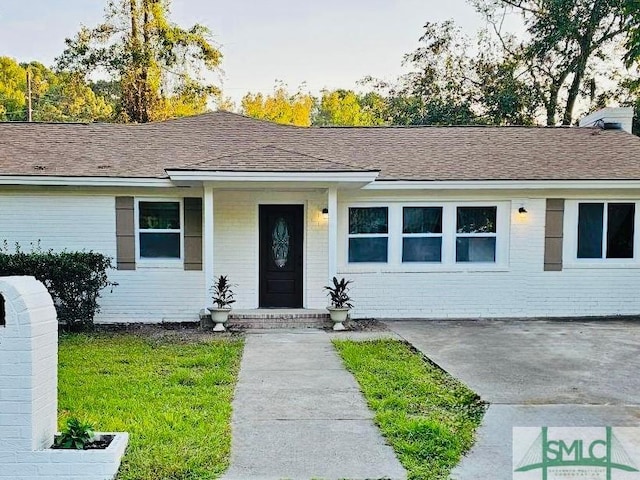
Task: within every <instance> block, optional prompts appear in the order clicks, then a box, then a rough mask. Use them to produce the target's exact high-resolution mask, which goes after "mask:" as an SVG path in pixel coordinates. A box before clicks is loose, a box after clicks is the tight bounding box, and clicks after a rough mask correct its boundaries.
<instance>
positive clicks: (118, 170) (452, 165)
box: [0, 112, 640, 180]
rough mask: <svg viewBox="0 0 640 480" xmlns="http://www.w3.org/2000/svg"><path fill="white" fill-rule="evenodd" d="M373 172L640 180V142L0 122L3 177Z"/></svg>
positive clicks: (198, 119)
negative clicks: (170, 172) (177, 171)
mask: <svg viewBox="0 0 640 480" xmlns="http://www.w3.org/2000/svg"><path fill="white" fill-rule="evenodd" d="M165 169H194V170H198V169H199V170H203V169H205V170H209V169H210V170H227V169H229V170H242V169H246V170H247V171H357V170H358V169H361V170H380V175H379V177H378V179H379V180H640V138H638V137H635V136H633V135H630V134H628V133H625V132H622V131H610V130H607V131H602V130H599V129H596V128H577V127H571V128H569V127H557V128H541V127H389V128H384V127H371V128H302V127H292V126H283V125H276V124H273V123H269V122H264V121H259V120H254V119H250V118H247V117H243V116H241V115H236V114H231V113H224V112H217V113H209V114H204V115H199V116H195V117H189V118H181V119H176V120H169V121H166V122H159V123H151V124H144V125H115V124H37V123H31V124H28V123H0V175H56V176H99V177H144V178H166V177H167V174H166V172H165Z"/></svg>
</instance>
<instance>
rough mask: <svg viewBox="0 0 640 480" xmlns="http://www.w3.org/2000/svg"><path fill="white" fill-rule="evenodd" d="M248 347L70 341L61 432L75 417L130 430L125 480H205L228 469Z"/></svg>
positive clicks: (127, 339)
mask: <svg viewBox="0 0 640 480" xmlns="http://www.w3.org/2000/svg"><path fill="white" fill-rule="evenodd" d="M242 348H243V341H242V340H241V339H238V338H235V339H232V338H223V339H211V338H208V339H199V340H193V339H192V340H189V339H185V338H180V337H174V338H172V337H170V336H165V337H163V336H160V337H156V338H151V337H142V336H136V335H131V334H100V335H67V336H63V337H61V339H60V346H59V380H58V384H59V388H58V391H59V393H58V397H59V407H58V410H59V426H60V427H61V426H62V425H63V423H64V421H65V419H66V418H67V417H68V416H70V415H72V416H78V417H80V418H81V419H88V420H90V421H92V422H95V424H96V426H97V429H98V430H100V431H127V432H129V434H130V440H129V447H128V448H127V453H126V455H125V457H124V460H123V464H122V467H121V468H120V473H119V475H118V479H120V480H162V479H172V480H203V479H211V478H216V477H217V476H218V475H220V474H221V473H222V472H223V471H224V470H225V469H226V468H227V466H228V463H229V452H230V446H231V429H230V419H231V400H232V397H233V391H234V387H235V382H236V378H237V374H238V369H239V366H240V358H241V356H242Z"/></svg>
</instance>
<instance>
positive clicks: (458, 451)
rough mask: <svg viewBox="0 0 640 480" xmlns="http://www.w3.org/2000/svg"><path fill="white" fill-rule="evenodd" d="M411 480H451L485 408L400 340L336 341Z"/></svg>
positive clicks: (470, 392) (468, 392)
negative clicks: (450, 477) (452, 473)
mask: <svg viewBox="0 0 640 480" xmlns="http://www.w3.org/2000/svg"><path fill="white" fill-rule="evenodd" d="M334 345H335V347H336V349H337V350H338V352H339V353H340V355H341V356H342V359H343V361H344V363H345V365H346V367H347V369H348V370H349V371H350V372H351V373H353V375H354V376H355V378H356V379H357V381H358V383H359V384H360V388H361V390H362V393H363V394H364V396H365V397H366V399H367V403H368V404H369V407H370V408H371V409H372V410H373V411H374V412H375V421H376V423H377V425H378V426H379V427H380V430H381V431H382V434H383V435H384V436H385V437H386V439H387V441H388V442H389V443H390V444H391V446H392V447H393V449H394V450H395V452H396V454H397V455H398V458H399V460H400V462H401V463H402V465H403V466H404V467H405V468H406V469H407V471H408V473H409V479H411V480H433V479H446V478H448V476H449V473H450V471H451V469H452V468H453V467H454V466H455V465H456V464H457V463H458V462H459V461H460V459H461V457H462V455H463V454H464V453H465V452H466V451H467V450H468V449H469V448H470V447H471V445H472V444H473V440H474V432H475V430H476V428H477V427H478V425H479V424H480V421H481V420H482V416H483V415H484V410H485V406H484V405H483V404H482V402H481V401H480V399H479V397H478V396H477V395H476V394H475V393H474V392H472V391H471V390H469V389H468V388H467V387H466V386H464V385H463V384H461V383H460V382H458V381H457V380H455V379H454V378H452V377H451V376H450V375H448V374H447V373H446V372H444V371H442V370H441V369H439V368H438V367H437V366H435V365H433V364H432V363H430V362H428V361H427V360H426V359H425V358H424V357H423V356H422V355H420V354H419V353H416V352H415V351H414V350H413V349H412V348H411V347H410V346H409V345H408V344H406V343H404V342H400V341H396V340H375V341H367V342H354V341H342V340H336V341H334Z"/></svg>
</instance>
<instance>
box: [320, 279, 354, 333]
mask: <svg viewBox="0 0 640 480" xmlns="http://www.w3.org/2000/svg"><path fill="white" fill-rule="evenodd" d="M332 282H333V285H328V286H326V287H324V288H325V290H327V291H328V293H327V296H328V297H329V299H330V302H331V303H330V305H329V306H328V307H327V310H329V315H330V316H331V320H332V321H333V329H334V330H344V329H345V327H344V324H343V323H342V322H344V321H345V320H346V319H347V315H348V314H349V310H350V309H352V308H353V304H352V303H351V297H350V296H349V293H348V292H349V284H351V283H353V281H352V280H347V279H346V278H342V279H340V280H338V279H337V278H336V277H333V280H332Z"/></svg>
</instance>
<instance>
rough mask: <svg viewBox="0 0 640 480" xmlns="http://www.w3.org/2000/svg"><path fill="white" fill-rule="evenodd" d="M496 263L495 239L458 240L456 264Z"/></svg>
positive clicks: (466, 238)
mask: <svg viewBox="0 0 640 480" xmlns="http://www.w3.org/2000/svg"><path fill="white" fill-rule="evenodd" d="M495 261H496V239H495V237H463V238H458V239H456V262H495Z"/></svg>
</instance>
